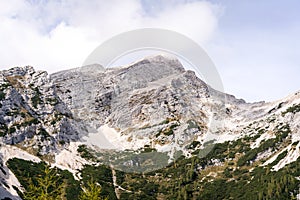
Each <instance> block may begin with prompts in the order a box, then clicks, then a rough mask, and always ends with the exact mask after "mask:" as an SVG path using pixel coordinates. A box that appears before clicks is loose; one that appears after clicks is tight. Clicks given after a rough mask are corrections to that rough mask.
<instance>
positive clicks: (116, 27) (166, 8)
mask: <svg viewBox="0 0 300 200" xmlns="http://www.w3.org/2000/svg"><path fill="white" fill-rule="evenodd" d="M299 10H300V1H298V0H285V1H283V0H263V1H262V0H243V1H237V0H211V1H184V0H181V1H180V0H165V1H158V0H157V1H155V0H109V1H107V0H89V1H82V0H51V1H50V0H49V1H48V0H10V1H5V0H0V54H1V59H0V69H7V68H10V67H13V66H25V65H32V66H34V67H35V68H36V69H43V70H47V71H49V72H55V71H58V70H62V69H67V68H72V67H77V66H81V64H82V63H83V62H84V60H85V58H86V57H87V56H88V55H89V54H90V53H91V52H92V51H93V50H94V49H95V48H96V47H97V46H99V45H100V44H101V43H102V42H103V41H105V40H107V39H109V38H110V37H112V36H114V35H116V34H119V33H122V32H124V31H129V30H133V29H136V28H145V27H153V28H165V29H170V30H174V31H177V32H179V33H182V34H184V35H186V36H188V37H189V38H191V39H193V40H194V41H196V42H197V43H198V44H199V45H200V46H202V47H203V48H204V49H205V50H206V52H207V53H208V55H209V56H210V57H211V58H212V60H213V61H214V63H215V65H216V67H217V69H218V71H219V73H220V76H221V78H222V80H223V84H224V87H225V91H226V92H228V93H231V94H234V95H235V96H237V97H239V98H244V99H246V100H247V101H260V100H267V101H270V100H276V99H279V98H282V97H284V96H287V95H288V94H291V93H293V92H296V91H298V90H300V79H299V74H300V37H299V36H300V12H299Z"/></svg>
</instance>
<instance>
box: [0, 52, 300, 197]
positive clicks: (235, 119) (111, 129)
mask: <svg viewBox="0 0 300 200" xmlns="http://www.w3.org/2000/svg"><path fill="white" fill-rule="evenodd" d="M299 111H300V93H295V94H293V95H290V96H289V97H287V98H285V99H282V100H279V101H276V102H270V103H265V102H258V103H246V102H245V101H244V100H241V99H236V98H235V97H234V96H232V95H228V94H224V93H222V92H219V91H216V90H214V89H212V88H211V87H210V86H209V85H207V84H206V83H204V82H203V81H202V80H200V79H199V78H198V77H197V76H196V75H195V73H194V72H193V71H189V70H185V69H184V68H183V66H182V65H181V63H180V62H179V61H178V60H176V59H173V58H166V57H163V56H155V57H150V58H145V59H143V60H141V61H138V62H136V63H133V64H131V65H129V66H125V67H119V68H109V69H104V68H103V67H102V66H100V65H90V66H84V67H81V68H75V69H72V70H66V71H61V72H57V73H55V74H51V75H50V76H49V75H48V74H47V73H46V72H43V71H35V70H34V69H33V68H32V67H23V68H21V67H17V68H12V69H10V70H4V71H2V72H0V139H1V143H2V144H3V145H15V144H18V145H19V146H20V147H21V148H23V149H25V150H26V151H28V152H30V153H32V154H34V155H38V156H43V155H46V154H56V153H59V152H61V150H63V149H64V148H65V147H67V146H68V144H69V143H70V142H72V141H74V142H78V141H79V142H83V141H85V140H86V138H88V137H87V136H88V135H89V134H90V133H97V134H102V135H104V136H105V139H106V140H107V141H108V142H109V143H111V144H112V145H113V146H114V147H115V148H116V149H119V150H125V149H135V150H136V149H141V148H145V147H148V148H153V149H156V150H157V151H160V152H169V154H168V155H169V156H171V157H172V156H174V153H175V152H178V151H181V152H182V153H183V154H184V155H185V156H189V155H190V154H191V153H193V152H194V151H195V150H196V149H199V148H202V147H203V146H204V145H205V143H207V142H211V141H213V142H218V143H221V142H224V141H227V140H235V139H238V138H241V137H245V136H249V137H250V136H251V137H252V136H253V135H257V138H256V139H257V140H255V141H253V143H251V145H252V148H255V147H256V146H259V144H260V143H261V142H262V141H264V140H265V139H268V138H272V137H273V136H274V137H275V135H276V134H277V133H278V132H280V131H279V130H281V131H283V132H284V131H285V132H286V131H287V130H285V129H287V128H288V130H289V132H288V136H286V137H287V138H289V140H291V142H292V143H293V144H294V146H293V147H292V143H291V144H289V146H284V145H283V146H282V145H277V146H278V148H279V149H281V150H282V149H284V148H286V149H288V150H289V153H287V155H286V157H285V158H284V159H285V160H283V161H282V162H279V163H278V165H277V166H275V167H274V169H277V170H278V169H280V168H281V167H282V166H284V165H285V164H287V163H290V162H293V161H295V160H297V158H298V157H299V155H300V152H299V151H300V150H299V147H300V145H299V144H298V143H297V144H296V143H295V142H297V141H299V140H300V126H299V122H300V112H299ZM261 130H264V133H262V131H261ZM102 139H103V138H101V139H100V140H102ZM96 142H97V141H96ZM295 144H296V145H295ZM249 145H250V144H249ZM98 147H99V148H101V145H98ZM277 150H278V149H277ZM275 153H276V149H273V150H272V151H268V153H266V152H261V154H259V156H258V158H257V159H267V158H269V157H270V155H275ZM273 159H276V156H274V157H273ZM0 161H1V160H0ZM267 162H268V161H267ZM269 162H270V161H269ZM2 166H3V164H2V163H0V167H1V168H0V169H2ZM0 173H1V171H0ZM0 175H1V174H0ZM2 175H3V171H2ZM3 176H4V175H3ZM3 176H2V177H3ZM0 177H1V176H0ZM4 179H5V178H4ZM4 179H3V180H0V182H1V183H4V182H5V181H4ZM0 190H1V185H0ZM0 192H1V191H0Z"/></svg>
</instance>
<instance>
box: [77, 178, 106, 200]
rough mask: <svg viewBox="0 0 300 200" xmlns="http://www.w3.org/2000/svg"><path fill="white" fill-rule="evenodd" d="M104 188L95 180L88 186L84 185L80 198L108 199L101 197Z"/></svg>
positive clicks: (86, 199)
mask: <svg viewBox="0 0 300 200" xmlns="http://www.w3.org/2000/svg"><path fill="white" fill-rule="evenodd" d="M101 191H102V188H101V186H100V185H97V183H95V182H93V181H89V182H88V183H87V187H83V192H81V194H80V196H79V199H80V200H108V198H102V197H100V194H101Z"/></svg>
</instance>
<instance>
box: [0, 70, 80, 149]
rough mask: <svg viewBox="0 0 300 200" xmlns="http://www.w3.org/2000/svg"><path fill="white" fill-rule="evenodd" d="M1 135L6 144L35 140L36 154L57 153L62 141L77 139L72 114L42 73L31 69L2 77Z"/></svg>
mask: <svg viewBox="0 0 300 200" xmlns="http://www.w3.org/2000/svg"><path fill="white" fill-rule="evenodd" d="M0 84H1V85H0V96H1V104H0V107H1V110H0V125H1V130H0V135H1V139H2V141H3V143H5V144H18V143H21V142H23V141H30V139H32V138H34V144H26V145H27V146H28V145H34V147H38V146H39V148H40V149H37V153H42V154H45V153H48V152H49V151H54V150H56V148H57V145H58V144H59V141H64V142H65V141H69V140H72V139H77V136H76V134H74V133H76V130H75V129H74V128H73V125H72V113H71V111H70V110H69V109H68V108H67V106H66V105H65V103H64V102H62V101H61V100H60V99H59V98H58V96H57V95H56V93H55V90H56V88H54V86H53V84H52V83H51V82H50V80H49V78H48V75H47V73H46V72H43V71H34V69H33V68H32V67H24V68H19V67H17V68H13V69H10V70H5V71H2V72H1V73H0ZM70 133H71V134H70Z"/></svg>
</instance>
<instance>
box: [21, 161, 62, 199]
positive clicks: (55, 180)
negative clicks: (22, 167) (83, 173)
mask: <svg viewBox="0 0 300 200" xmlns="http://www.w3.org/2000/svg"><path fill="white" fill-rule="evenodd" d="M56 174H57V171H56V170H55V169H50V168H49V166H46V167H45V169H44V174H43V175H42V176H40V177H38V178H36V179H35V181H34V180H33V179H30V180H29V187H28V189H27V190H26V191H25V192H24V194H23V195H24V196H23V198H24V200H58V199H63V195H64V190H65V184H64V183H63V182H62V181H60V178H59V177H58V176H57V175H56Z"/></svg>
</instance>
